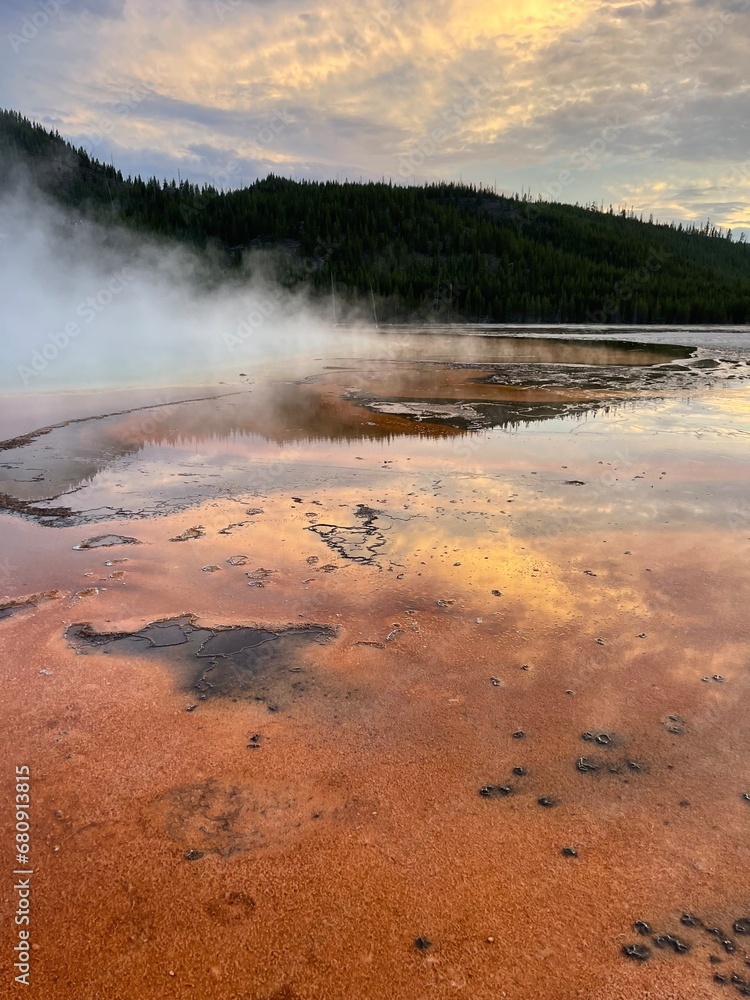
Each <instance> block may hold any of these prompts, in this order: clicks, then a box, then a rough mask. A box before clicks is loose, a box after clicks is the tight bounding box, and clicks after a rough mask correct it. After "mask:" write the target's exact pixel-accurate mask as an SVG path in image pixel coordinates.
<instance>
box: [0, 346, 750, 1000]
mask: <svg viewBox="0 0 750 1000" xmlns="http://www.w3.org/2000/svg"><path fill="white" fill-rule="evenodd" d="M481 360H484V359H481ZM641 363H644V364H645V363H646V362H645V361H642V362H641ZM314 385H315V386H316V387H317V388H315V389H314V390H313V392H312V395H313V396H315V394H316V393H318V392H321V391H323V390H322V389H321V384H319V383H318V382H317V381H316V382H315V383H314ZM308 389H309V386H308V388H301V392H302V393H303V394H305V399H308V398H309V396H308ZM329 390H330V385H329V389H326V390H325V391H324V395H325V394H326V393H327V392H328V391H329ZM252 391H255V390H252ZM338 391H340V392H342V393H343V391H344V388H343V386H341V385H339V389H338ZM263 392H268V389H267V387H265V388H264V389H263ZM743 393H744V390H742V389H732V390H726V391H724V390H722V392H721V393H718V394H714V395H713V396H709V397H707V398H706V400H705V401H704V403H703V409H702V414H701V418H700V422H701V426H702V427H703V436H702V437H697V436H695V435H689V434H688V435H683V433H682V431H679V432H677V431H676V432H675V433H674V434H673V433H672V432H671V430H670V429H669V428H670V427H671V423H670V422H671V421H673V422H674V423H675V425H676V424H677V423H679V420H678V413H677V407H678V403H677V402H674V401H673V402H671V403H670V402H665V403H664V404H663V408H662V409H660V410H659V411H658V418H654V417H653V410H652V408H651V407H652V406H653V404H652V402H649V404H648V406H647V407H646V408H645V409H642V410H639V409H637V408H636V409H635V410H633V412H632V414H631V419H630V421H629V424H628V427H627V429H625V428H624V427H623V425H622V423H621V421H620V419H619V417H618V414H617V412H614V413H612V414H609V415H604V416H600V417H598V418H597V419H596V420H593V421H592V420H588V421H587V419H586V417H585V416H581V415H578V416H573V417H571V416H570V414H564V415H558V416H557V417H553V418H552V419H551V421H550V422H548V423H545V424H543V425H538V426H536V425H533V424H527V425H525V426H522V427H521V428H520V429H516V430H514V431H508V430H507V429H503V428H499V429H498V428H495V429H494V430H493V429H488V428H483V429H481V430H472V429H471V428H468V429H467V427H466V426H458V425H446V426H445V427H441V424H440V422H439V421H438V422H434V421H433V422H432V423H431V424H430V427H431V433H428V434H423V433H421V431H420V432H419V433H417V434H413V433H411V434H406V433H399V432H398V431H394V430H392V433H393V434H394V437H393V438H390V437H388V436H386V437H383V438H378V437H376V436H374V435H373V436H372V437H369V438H368V437H367V435H366V434H363V435H362V436H360V437H356V438H355V439H351V438H350V439H349V440H342V439H335V438H331V437H327V436H326V434H324V433H323V432H322V429H321V428H320V427H318V430H317V431H315V428H314V427H313V428H312V431H313V433H311V434H310V437H309V440H308V441H307V443H306V444H305V445H304V446H303V445H302V443H301V441H300V438H299V436H298V435H299V433H301V432H298V431H295V430H294V427H295V424H294V421H291V416H290V415H289V413H288V414H287V415H288V416H289V419H290V421H291V422H288V423H283V421H280V422H279V424H278V436H277V437H278V440H279V441H285V442H286V443H285V444H282V445H280V444H278V443H276V444H273V439H274V438H273V434H271V432H270V430H269V429H268V428H266V430H265V431H264V429H263V428H262V427H259V426H258V424H257V422H256V423H254V424H253V428H252V429H251V430H249V431H247V428H246V436H244V437H243V432H240V431H238V432H237V434H236V435H235V436H234V437H233V436H232V434H231V433H230V432H229V431H228V430H227V428H226V427H224V428H223V429H219V428H218V427H217V431H216V439H215V441H212V442H209V443H207V440H208V439H207V438H205V437H201V433H202V432H201V421H200V420H197V419H196V418H195V413H194V414H193V418H191V419H188V418H187V416H185V417H184V418H181V427H182V428H183V430H184V428H185V427H187V426H188V424H191V420H192V424H191V426H192V427H193V437H192V438H191V442H192V443H191V444H190V445H189V447H193V448H194V449H197V454H198V456H199V459H198V461H196V462H195V463H194V464H193V468H192V472H193V473H194V474H195V476H196V477H197V478H196V483H195V485H193V486H191V487H190V490H188V491H183V490H182V484H181V483H180V482H179V478H180V477H179V473H180V472H184V471H186V469H185V465H184V464H181V463H185V462H187V457H186V456H187V448H186V446H185V442H184V438H182V437H180V434H178V433H175V434H174V435H172V440H171V443H165V438H167V437H169V433H166V432H165V434H162V433H161V432H156V431H153V430H151V431H144V432H143V434H142V437H143V438H144V440H143V441H142V442H141V443H140V444H139V445H138V447H137V448H136V450H135V452H129V453H128V455H129V456H130V457H125V458H124V457H123V455H124V453H123V452H122V451H121V450H119V451H117V456H118V457H116V458H115V457H113V452H112V450H111V448H110V450H109V451H107V449H106V448H105V449H103V450H102V455H101V456H100V460H99V462H98V465H97V468H98V471H97V472H95V473H91V474H90V475H88V476H82V477H80V478H79V485H78V486H77V487H76V492H75V493H73V494H71V495H64V496H60V497H57V498H54V499H53V498H52V494H51V492H50V491H48V492H47V494H46V497H45V495H44V494H43V491H41V492H40V495H39V496H35V497H33V502H34V504H35V505H41V507H42V508H43V506H44V503H45V502H46V499H47V498H49V502H50V504H51V505H52V507H53V508H55V509H57V508H60V507H63V506H65V507H67V508H68V513H67V514H60V513H57V514H54V515H52V516H50V517H48V518H46V519H45V518H44V517H43V516H41V515H40V514H39V513H38V512H36V513H32V514H27V515H25V516H21V515H20V514H19V513H4V514H3V515H2V516H0V543H2V551H3V563H2V572H3V578H2V585H0V590H2V591H3V593H4V594H6V596H5V597H4V598H0V640H1V641H2V645H3V654H4V656H3V662H4V668H3V670H4V675H3V699H2V704H1V706H0V713H2V726H1V727H0V751H1V752H2V759H3V760H4V761H5V766H4V767H3V768H2V770H1V771H0V779H1V780H0V794H1V795H2V801H3V802H7V803H11V802H12V800H13V795H14V774H15V765H28V767H29V768H30V772H31V780H30V785H31V799H32V805H31V814H32V822H31V834H30V836H31V846H30V860H31V867H32V868H33V872H34V874H33V876H32V890H33V891H32V900H33V908H32V920H31V925H30V926H31V938H30V940H31V942H32V951H31V965H32V969H33V975H32V985H31V986H30V987H29V988H28V989H27V990H26V994H27V995H29V996H32V997H35V998H44V1000H58V998H59V1000H63V998H64V1000H68V998H70V997H75V998H76V1000H78V998H80V1000H98V998H102V1000H104V998H106V1000H110V998H113V1000H120V998H122V1000H130V998H138V1000H151V998H154V1000H156V998H159V1000H161V998H164V997H196V998H198V997H200V998H206V1000H214V998H215V1000H308V998H309V1000H312V998H319V997H325V998H330V1000H339V998H340V1000H350V998H352V997H357V998H361V1000H370V998H372V1000H383V998H386V997H388V998H390V997H398V998H399V1000H401V998H403V1000H422V998H425V997H453V996H456V995H459V996H466V997H471V998H478V1000H485V998H487V1000H490V998H492V1000H496V998H498V997H506V998H508V1000H528V998H529V997H535V998H541V1000H558V998H562V1000H568V998H570V1000H572V998H582V1000H583V998H586V1000H589V998H592V997H597V998H602V1000H618V998H628V1000H630V998H634V997H642V996H649V997H654V998H657V1000H661V998H675V1000H676V998H680V1000H682V998H684V997H697V996H699V997H707V998H709V997H713V996H717V997H719V996H724V995H740V993H741V990H742V989H743V988H744V987H743V985H742V984H743V983H744V981H745V980H747V981H748V982H750V967H748V964H747V963H748V961H750V935H749V934H748V931H750V878H749V877H748V871H749V867H748V863H749V862H750V845H749V844H748V838H747V828H748V821H749V820H750V800H749V798H748V797H749V796H750V768H749V767H748V764H749V763H750V734H749V733H748V727H747V725H746V720H747V711H748V704H749V698H750V692H749V690H748V686H749V685H750V680H748V674H747V653H748V640H749V638H750V636H749V632H750V626H748V622H747V615H746V613H745V608H746V606H747V603H748V599H750V584H749V583H748V575H747V569H746V567H747V556H748V545H749V544H750V528H748V524H750V522H749V521H748V520H747V519H746V518H745V519H743V510H746V509H747V508H746V507H743V504H745V503H746V492H747V489H748V487H747V483H746V482H745V480H744V479H743V477H742V475H741V473H740V471H739V470H740V469H741V466H742V460H743V459H742V447H741V440H740V438H739V437H738V436H733V437H732V438H731V439H729V440H728V441H727V440H725V439H724V438H723V437H721V438H720V440H719V443H718V444H717V443H716V442H717V438H716V435H715V432H714V430H713V428H714V427H717V426H721V423H722V420H723V421H724V423H726V421H727V420H730V421H732V423H733V425H734V426H736V427H737V428H739V429H744V427H745V423H746V422H747V416H746V413H747V410H746V408H744V404H743V399H744V396H743ZM381 396H382V393H381ZM290 398H296V397H295V395H294V392H293V391H292V393H291V397H290ZM334 403H335V400H334V401H333V402H331V404H330V405H331V409H330V411H329V413H330V419H331V420H332V421H334V422H335V421H336V420H339V421H343V422H344V423H346V422H347V421H349V423H350V425H351V424H353V423H356V421H357V420H359V421H360V422H361V423H362V425H363V426H366V425H367V423H368V422H369V421H371V420H372V421H373V422H374V423H375V425H376V426H377V422H378V420H379V419H380V417H379V416H378V415H374V414H373V411H372V410H370V409H368V408H367V406H366V405H364V403H363V402H362V400H359V401H358V400H357V399H355V398H351V399H347V400H344V401H341V402H340V406H339V408H338V409H337V408H336V405H334ZM190 405H193V404H190ZM194 405H196V406H205V404H203V403H201V404H194ZM305 405H307V403H305ZM670 407H671V409H670ZM258 412H260V410H259V411H258ZM227 413H228V411H225V410H221V414H220V421H223V420H224V419H225V418H227V419H228V417H227ZM722 414H723V417H722ZM246 415H247V411H243V413H242V414H241V415H240V417H238V420H239V423H240V424H242V423H243V421H244V420H245V417H246ZM121 419H125V418H118V420H121ZM389 419H390V418H389ZM399 419H400V420H407V421H408V420H409V419H410V418H409V417H408V416H407V417H404V416H403V415H400V416H399ZM657 419H658V421H660V429H661V436H660V435H658V434H656V433H655V432H654V426H655V425H654V420H657ZM217 420H219V417H217ZM252 420H253V421H255V420H256V417H255V416H253V417H252ZM597 420H598V421H599V422H598V423H597ZM607 421H608V422H607ZM419 423H420V422H419V421H417V426H418V425H419ZM427 423H430V421H429V420H428V421H427ZM79 426H83V425H79ZM119 426H120V425H117V426H115V425H112V424H108V425H107V427H109V428H110V430H108V431H107V434H106V435H105V437H106V436H107V435H108V437H107V440H108V441H109V442H110V445H112V442H113V441H115V439H117V440H118V441H122V440H124V435H123V434H122V433H121V428H120V430H118V429H117V427H119ZM600 427H602V428H606V429H607V433H606V434H604V433H602V431H600ZM573 428H575V429H576V433H571V431H572V429H573ZM101 431H102V428H99V429H97V428H94V427H93V425H92V429H91V433H90V434H89V432H87V436H88V437H89V439H90V441H91V440H96V441H101V438H102V434H101ZM266 431H267V433H266ZM389 433H391V432H389ZM149 434H151V435H152V437H153V435H154V434H156V435H157V436H159V437H160V441H159V443H158V444H154V443H153V442H152V443H151V444H149V443H148V442H146V441H145V438H147V437H148V436H149ZM264 434H266V436H265V437H264ZM295 435H297V436H295ZM126 436H127V437H128V440H129V441H131V442H132V441H133V427H132V426H130V428H129V431H128V435H126ZM344 438H346V435H344ZM47 439H48V440H49V441H53V440H54V439H53V438H51V437H49V436H48V438H47ZM457 441H458V442H459V444H460V443H461V442H462V443H463V444H464V445H467V446H468V447H467V448H466V450H461V449H460V447H456V442H457ZM709 444H710V447H707V445H709ZM55 447H57V445H56V446H55ZM93 447H94V446H93V445H92V448H93ZM96 447H99V444H97V445H96ZM154 448H156V449H158V452H157V451H154V450H153V449H154ZM274 448H276V449H277V451H276V456H275V460H276V461H277V463H278V465H277V467H276V468H275V470H273V471H268V470H267V475H266V476H265V478H263V480H262V482H261V481H260V480H256V479H252V476H251V467H252V464H253V462H255V463H256V464H257V463H261V462H263V461H269V462H270V461H273V460H274V459H273V454H272V453H273V449H274ZM287 449H291V452H289V451H287ZM115 450H117V449H115ZM71 454H72V453H71ZM6 455H7V456H9V457H10V458H13V456H14V452H13V451H12V450H11V451H8V452H6ZM80 456H81V452H80V451H79V452H76V453H75V455H74V456H73V457H74V458H76V460H77V459H78V458H80ZM227 456H229V457H227ZM268 456H271V457H268ZM9 460H10V459H9ZM86 461H88V459H86ZM243 461H244V462H245V463H246V465H245V468H246V470H250V471H248V472H247V477H248V478H247V479H246V481H245V482H244V488H243V480H242V478H241V465H242V462H243ZM19 462H20V460H19ZM228 463H235V464H236V466H237V471H236V472H235V473H233V475H236V477H237V479H236V483H235V484H234V485H233V487H232V491H231V495H226V494H222V490H221V488H220V487H219V485H212V484H211V480H212V477H213V475H214V473H215V472H217V471H218V470H221V469H224V473H223V474H221V475H220V476H219V481H220V482H221V483H224V482H226V479H227V471H226V470H227V468H228ZM17 468H20V465H19V466H17ZM158 470H160V471H158ZM68 473H70V467H69V466H66V475H68ZM76 475H78V473H76ZM16 478H24V477H23V476H21V475H20V474H19V475H18V476H17V477H16ZM182 478H185V477H182ZM33 485H34V484H31V486H33ZM40 489H41V488H40ZM136 490H137V491H139V492H138V497H139V502H140V499H143V502H144V508H145V507H147V508H148V512H147V513H143V512H142V513H141V514H140V515H134V514H133V513H132V506H131V505H132V504H134V500H133V497H134V495H135V492H134V491H136ZM149 491H150V492H149ZM114 498H116V503H115V499H114ZM104 500H106V504H105V505H104V506H100V504H102V502H103V501H104ZM117 507H120V508H121V509H119V510H118V509H116V508H117ZM1 817H2V830H1V833H2V842H3V844H4V845H5V849H4V851H3V854H2V857H3V864H4V865H5V871H6V873H7V877H6V878H5V881H4V889H3V892H2V898H3V907H4V912H5V913H6V915H7V918H6V920H5V926H6V930H8V931H9V932H10V934H9V943H7V944H4V947H3V950H2V952H1V953H0V974H2V976H3V981H4V982H8V983H12V963H13V961H14V959H13V957H12V954H13V953H12V943H14V942H15V932H14V928H13V926H12V923H11V920H12V916H11V915H12V914H13V912H14V907H15V896H14V893H13V891H12V886H13V882H12V876H11V873H12V871H13V868H14V865H15V863H16V862H15V861H14V858H13V856H12V854H11V850H10V848H11V845H12V843H13V836H14V831H13V823H14V816H13V815H12V813H11V810H10V808H7V809H4V810H3V812H2V814H1ZM637 922H641V923H638V925H637V926H636V924H637ZM11 937H12V938H13V941H10V938H11ZM623 949H627V950H628V952H629V954H628V953H626V952H625V951H624V950H623ZM639 956H641V957H639ZM733 976H734V977H735V979H734V980H732V977H733ZM716 977H718V979H717V978H716ZM722 979H723V980H726V984H725V985H722V983H721V980H722ZM21 988H22V987H20V986H19V987H18V989H21ZM729 991H731V992H729Z"/></svg>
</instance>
